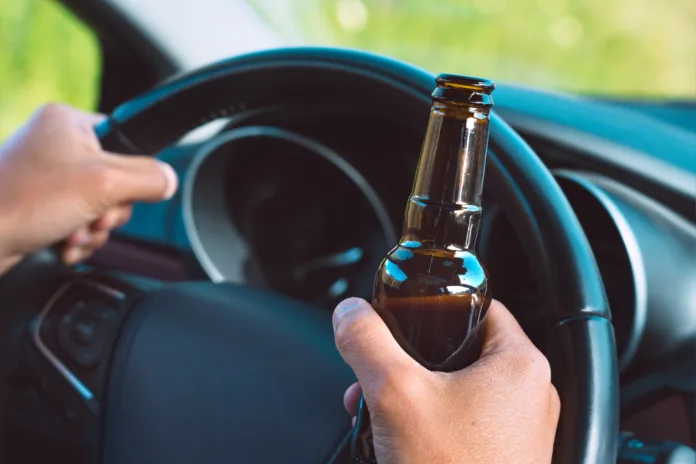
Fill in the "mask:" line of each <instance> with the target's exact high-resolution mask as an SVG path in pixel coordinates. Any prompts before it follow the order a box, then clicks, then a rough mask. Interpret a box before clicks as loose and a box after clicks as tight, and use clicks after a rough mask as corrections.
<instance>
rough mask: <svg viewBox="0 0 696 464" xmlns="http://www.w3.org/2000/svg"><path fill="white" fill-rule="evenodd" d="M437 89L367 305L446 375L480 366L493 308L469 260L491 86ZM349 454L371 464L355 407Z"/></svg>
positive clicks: (462, 82) (447, 84) (484, 279)
mask: <svg viewBox="0 0 696 464" xmlns="http://www.w3.org/2000/svg"><path fill="white" fill-rule="evenodd" d="M436 82H437V84H438V85H437V88H436V89H435V91H434V92H433V106H432V107H431V110H430V120H429V122H428V128H427V130H426V134H425V138H424V141H423V148H422V150H421V156H420V159H419V162H418V169H417V172H416V177H415V180H414V183H413V189H412V192H411V195H410V196H409V198H408V202H407V205H406V213H405V216H404V227H403V232H402V237H401V239H400V240H399V243H398V244H397V245H396V246H395V247H394V248H392V249H391V250H390V251H389V252H388V253H387V254H386V255H385V257H384V258H383V259H382V261H381V263H380V265H379V267H378V269H377V275H376V276H375V283H374V290H373V297H372V305H373V307H374V308H375V310H376V311H377V313H378V314H379V315H380V317H381V318H382V319H383V320H384V322H385V323H386V324H387V326H388V327H389V329H390V331H391V333H392V335H393V336H394V338H395V339H396V341H397V342H398V343H399V344H400V346H401V347H402V348H403V349H404V350H405V351H406V352H407V353H408V354H409V355H410V356H411V357H413V358H414V359H415V360H416V361H417V362H419V363H420V364H421V365H423V366H424V367H425V368H427V369H429V370H433V371H444V372H452V371H457V370H461V369H463V368H465V367H467V366H468V365H470V364H471V363H473V362H474V361H475V360H476V359H477V358H478V357H479V355H480V352H481V347H482V345H483V335H484V332H485V331H482V330H477V327H481V326H480V325H479V323H480V322H481V321H482V319H483V318H484V316H485V314H486V311H487V310H488V306H489V305H490V302H491V289H490V285H489V282H488V274H487V272H486V269H485V267H484V266H483V264H482V263H481V262H480V261H479V259H478V257H477V256H476V251H475V250H476V239H477V237H478V230H479V224H480V221H481V215H482V209H481V194H482V190H483V177H484V170H485V161H486V151H487V146H488V127H489V121H490V109H491V107H492V106H493V100H492V98H491V97H490V93H491V92H492V90H493V88H494V86H493V84H492V83H491V82H490V81H486V80H483V79H476V78H469V77H463V76H452V75H440V76H438V78H437V79H436ZM404 381H408V379H404ZM351 454H352V456H353V457H354V459H355V460H356V461H358V462H362V463H374V462H376V456H375V455H374V447H373V446H372V433H371V427H370V422H369V412H368V410H367V408H366V405H365V402H364V401H363V400H362V399H361V402H360V410H359V412H358V417H357V420H356V424H355V428H354V431H353V437H352V440H351Z"/></svg>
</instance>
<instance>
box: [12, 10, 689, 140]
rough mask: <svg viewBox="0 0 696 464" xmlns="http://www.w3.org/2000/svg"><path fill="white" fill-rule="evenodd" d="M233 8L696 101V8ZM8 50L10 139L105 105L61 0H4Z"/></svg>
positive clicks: (285, 32) (448, 63)
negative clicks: (51, 106)
mask: <svg viewBox="0 0 696 464" xmlns="http://www.w3.org/2000/svg"><path fill="white" fill-rule="evenodd" d="M94 1H100V0H94ZM141 1H155V0H141ZM157 1H166V0H157ZM225 1H247V2H248V3H250V4H251V5H252V6H253V7H254V8H255V9H256V10H257V11H258V12H259V13H260V14H261V15H262V16H263V17H264V18H265V19H266V20H267V21H268V22H269V23H270V24H271V25H272V26H273V27H274V28H275V29H276V30H278V31H279V32H280V34H281V35H282V36H283V37H284V38H285V39H286V40H287V43H288V44H292V45H297V44H313V45H337V46H344V47H351V48H361V49H366V50H371V51H376V52H378V53H382V54H386V55H390V56H393V57H396V58H400V59H403V60H406V61H409V62H411V63H414V64H417V65H419V66H422V67H424V68H426V69H429V70H431V71H433V72H454V73H463V74H470V75H479V76H483V77H488V78H492V79H494V80H496V81H505V82H510V83H512V82H514V83H519V84H523V85H530V86H535V87H542V88H549V89H556V90H562V91H570V92H577V93H582V94H592V95H599V96H602V95H610V96H618V97H629V98H672V99H689V100H694V99H696V1H695V0H662V1H657V0H576V1H571V0H524V1H522V0H225ZM211 14H215V12H214V11H211ZM252 48H253V47H252ZM0 52H1V53H2V55H1V56H2V66H0V141H1V140H4V138H5V137H6V136H7V135H8V134H10V133H11V132H12V131H13V130H15V129H16V128H17V127H18V126H19V125H20V124H21V123H22V122H23V121H24V120H25V119H26V118H27V117H28V116H29V114H31V112H32V111H33V109H34V108H35V107H36V106H38V105H40V104H42V103H44V102H47V101H62V102H66V103H69V104H72V105H75V106H78V107H81V108H84V109H93V108H95V107H96V103H97V102H96V99H97V95H98V90H99V89H98V85H99V77H100V76H99V73H100V55H99V47H98V43H97V41H96V40H95V38H94V37H92V36H91V34H90V32H89V31H88V30H86V29H85V28H84V27H83V26H82V25H81V24H80V22H79V21H77V20H76V19H75V18H73V16H72V14H71V13H70V12H68V11H67V10H65V9H64V8H63V7H62V6H60V5H59V4H58V3H57V2H55V1H54V0H0Z"/></svg>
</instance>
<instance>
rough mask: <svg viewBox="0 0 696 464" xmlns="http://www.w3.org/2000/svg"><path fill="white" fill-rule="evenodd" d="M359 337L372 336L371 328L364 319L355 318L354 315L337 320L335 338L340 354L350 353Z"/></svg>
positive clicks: (346, 315)
mask: <svg viewBox="0 0 696 464" xmlns="http://www.w3.org/2000/svg"><path fill="white" fill-rule="evenodd" d="M358 336H360V337H369V336H370V327H369V326H368V324H366V323H365V321H364V319H363V318H360V317H354V314H344V315H342V316H339V317H338V318H337V321H336V329H335V338H336V347H337V348H338V350H339V351H340V352H342V353H343V352H347V351H350V349H351V347H352V346H353V345H354V344H355V343H356V339H357V337H358Z"/></svg>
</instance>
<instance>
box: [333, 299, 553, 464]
mask: <svg viewBox="0 0 696 464" xmlns="http://www.w3.org/2000/svg"><path fill="white" fill-rule="evenodd" d="M333 322H334V332H335V336H336V346H337V347H338V350H339V351H340V353H341V355H342V356H343V359H344V360H345V361H346V362H347V363H348V364H349V365H350V367H351V368H352V369H353V371H354V372H355V374H356V376H357V378H358V382H359V383H355V384H353V385H352V386H350V387H349V388H348V390H347V391H346V394H345V396H344V403H345V406H346V409H347V410H348V412H349V413H350V414H351V415H353V416H355V415H356V414H357V410H358V401H359V396H360V389H361V388H362V391H363V394H364V398H365V402H366V403H367V407H368V410H369V411H370V417H371V420H372V435H373V443H374V447H375V454H376V456H377V461H378V462H379V463H380V464H392V463H398V464H409V463H419V464H435V463H437V464H450V463H466V464H473V463H476V464H498V463H499V464H509V463H512V462H514V463H516V464H543V463H550V462H551V455H552V451H553V442H554V437H555V433H556V426H557V425H558V416H559V413H560V401H559V398H558V393H557V392H556V389H555V388H554V386H553V385H552V384H551V371H550V368H549V363H548V361H547V360H546V358H545V357H544V355H543V354H542V353H541V352H540V351H539V350H537V349H536V347H534V345H533V344H532V343H531V342H530V341H529V339H528V338H527V337H526V335H525V334H524V332H523V331H522V329H521V327H520V326H519V324H518V323H517V321H516V320H515V318H514V317H513V316H512V314H510V312H509V311H508V310H507V309H506V308H505V307H504V306H503V305H502V304H501V303H500V302H497V301H493V303H492V304H491V306H490V308H489V310H488V315H487V317H486V324H487V325H486V327H485V329H486V335H485V341H484V346H483V350H482V354H481V357H480V359H479V360H478V361H476V362H475V363H474V364H472V365H471V366H469V367H468V368H466V369H464V370H461V371H458V372H452V373H444V372H431V371H428V370H427V369H425V368H424V367H422V366H421V365H420V364H418V363H417V362H416V361H414V360H413V359H412V358H411V357H410V356H408V355H407V354H406V353H405V352H404V351H403V350H402V349H401V347H400V346H399V345H398V343H397V342H396V340H394V337H393V336H392V335H391V333H390V331H389V329H388V328H387V326H386V325H385V324H384V322H383V321H382V319H381V318H380V317H379V316H378V315H377V313H376V312H375V310H374V309H372V307H371V306H370V305H369V304H368V303H367V302H365V301H363V300H360V299H357V298H349V299H347V300H345V301H343V302H342V303H341V304H339V305H338V307H337V308H336V311H335V312H334V318H333Z"/></svg>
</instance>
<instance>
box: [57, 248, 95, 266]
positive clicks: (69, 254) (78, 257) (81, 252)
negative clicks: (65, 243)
mask: <svg viewBox="0 0 696 464" xmlns="http://www.w3.org/2000/svg"><path fill="white" fill-rule="evenodd" d="M89 254H90V252H89V251H88V249H86V248H82V247H75V246H73V247H65V248H63V252H62V256H61V258H62V259H63V263H65V264H66V265H68V266H72V265H74V264H77V263H80V262H82V261H84V260H85V259H87V257H88V256H89Z"/></svg>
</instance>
